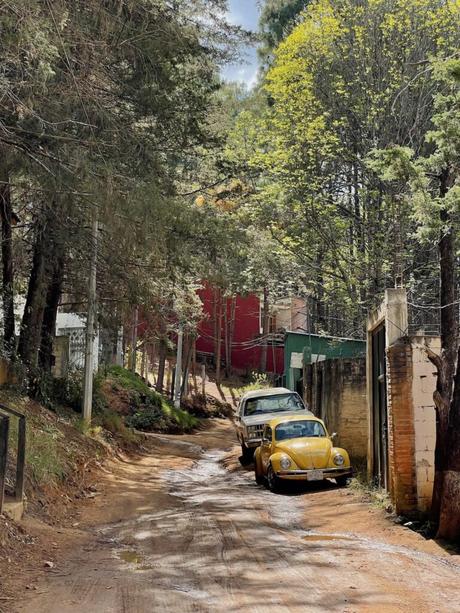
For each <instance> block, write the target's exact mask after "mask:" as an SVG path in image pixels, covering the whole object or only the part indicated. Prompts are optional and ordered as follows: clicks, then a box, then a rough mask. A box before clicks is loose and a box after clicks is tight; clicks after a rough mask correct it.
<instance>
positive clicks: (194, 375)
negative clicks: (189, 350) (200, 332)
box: [192, 336, 198, 394]
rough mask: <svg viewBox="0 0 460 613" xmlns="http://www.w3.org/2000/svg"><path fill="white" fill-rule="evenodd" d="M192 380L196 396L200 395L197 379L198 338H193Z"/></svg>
mask: <svg viewBox="0 0 460 613" xmlns="http://www.w3.org/2000/svg"><path fill="white" fill-rule="evenodd" d="M192 378H193V387H194V389H195V394H198V381H197V378H196V336H194V337H193V357H192Z"/></svg>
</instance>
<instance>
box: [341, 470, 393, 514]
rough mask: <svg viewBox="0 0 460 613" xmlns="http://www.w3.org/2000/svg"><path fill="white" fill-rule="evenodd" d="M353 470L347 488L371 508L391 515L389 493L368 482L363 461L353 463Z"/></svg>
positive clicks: (391, 507) (391, 505) (391, 506)
mask: <svg viewBox="0 0 460 613" xmlns="http://www.w3.org/2000/svg"><path fill="white" fill-rule="evenodd" d="M355 470H356V473H355V476H354V477H353V479H352V480H351V481H350V484H349V486H348V487H349V488H350V489H351V490H353V491H354V492H356V493H357V494H359V495H360V496H361V497H362V498H363V499H364V500H365V501H366V502H369V503H370V504H371V505H372V506H374V507H377V508H379V509H382V510H384V511H386V512H387V513H393V504H392V502H391V498H390V495H389V493H388V492H387V491H386V490H384V489H382V488H381V487H379V486H378V485H377V484H376V483H375V482H372V481H370V480H369V478H368V475H367V467H366V463H365V461H361V462H357V463H355Z"/></svg>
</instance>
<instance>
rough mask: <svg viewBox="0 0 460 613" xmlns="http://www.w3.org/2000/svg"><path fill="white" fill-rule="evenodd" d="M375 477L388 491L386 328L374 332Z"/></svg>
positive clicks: (373, 416)
mask: <svg viewBox="0 0 460 613" xmlns="http://www.w3.org/2000/svg"><path fill="white" fill-rule="evenodd" d="M372 424H373V463H372V465H373V477H374V479H375V481H376V482H377V483H378V485H379V486H380V487H384V488H385V489H388V412H387V385H386V360H385V326H384V325H382V326H380V327H379V328H377V329H376V330H374V331H373V332H372Z"/></svg>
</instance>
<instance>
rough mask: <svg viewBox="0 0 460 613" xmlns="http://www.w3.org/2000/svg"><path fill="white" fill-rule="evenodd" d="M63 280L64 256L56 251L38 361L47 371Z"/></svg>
mask: <svg viewBox="0 0 460 613" xmlns="http://www.w3.org/2000/svg"><path fill="white" fill-rule="evenodd" d="M63 282H64V256H63V254H58V253H55V258H54V261H53V272H52V277H51V282H50V284H49V286H48V293H47V296H46V306H45V310H44V313H43V323H42V338H41V345H40V351H39V354H38V363H39V365H40V367H41V368H43V369H44V370H46V371H47V372H51V367H52V366H53V342H54V337H55V334H56V319H57V312H58V307H59V302H60V300H61V294H62V285H63Z"/></svg>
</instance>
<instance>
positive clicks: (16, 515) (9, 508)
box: [3, 496, 24, 521]
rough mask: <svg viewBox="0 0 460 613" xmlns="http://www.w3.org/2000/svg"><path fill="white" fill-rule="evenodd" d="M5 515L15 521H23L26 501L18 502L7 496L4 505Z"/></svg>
mask: <svg viewBox="0 0 460 613" xmlns="http://www.w3.org/2000/svg"><path fill="white" fill-rule="evenodd" d="M3 513H4V514H5V515H8V517H9V518H10V519H12V520H13V521H21V519H22V516H23V515H24V501H23V500H20V501H17V500H15V499H14V498H10V497H9V496H6V497H5V501H4V503H3Z"/></svg>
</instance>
